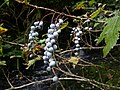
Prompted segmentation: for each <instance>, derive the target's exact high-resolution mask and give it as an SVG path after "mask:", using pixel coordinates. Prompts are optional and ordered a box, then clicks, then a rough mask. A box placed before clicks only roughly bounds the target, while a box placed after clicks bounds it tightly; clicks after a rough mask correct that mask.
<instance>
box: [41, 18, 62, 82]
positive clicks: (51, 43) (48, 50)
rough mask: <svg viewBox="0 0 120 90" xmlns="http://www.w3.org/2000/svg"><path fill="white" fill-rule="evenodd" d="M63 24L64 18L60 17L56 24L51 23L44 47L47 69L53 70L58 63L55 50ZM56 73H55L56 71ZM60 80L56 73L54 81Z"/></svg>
mask: <svg viewBox="0 0 120 90" xmlns="http://www.w3.org/2000/svg"><path fill="white" fill-rule="evenodd" d="M62 24H63V20H62V19H59V20H58V22H57V23H56V24H53V23H51V24H50V27H49V29H48V33H47V36H48V38H47V39H46V42H45V43H46V46H45V47H44V50H45V51H44V56H43V60H44V64H47V65H48V66H47V68H46V70H47V71H52V67H54V66H55V65H56V59H55V56H54V53H55V50H56V49H57V47H58V46H57V44H56V41H57V39H58V36H59V33H61V30H60V27H61V25H62ZM54 74H55V73H54ZM56 81H58V77H57V76H56V75H55V76H54V77H53V82H56Z"/></svg>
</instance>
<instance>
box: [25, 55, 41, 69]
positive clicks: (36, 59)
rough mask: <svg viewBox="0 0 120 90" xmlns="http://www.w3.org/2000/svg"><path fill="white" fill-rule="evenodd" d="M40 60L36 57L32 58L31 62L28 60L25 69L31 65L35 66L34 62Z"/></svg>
mask: <svg viewBox="0 0 120 90" xmlns="http://www.w3.org/2000/svg"><path fill="white" fill-rule="evenodd" d="M40 59H41V57H36V58H34V59H32V60H29V61H28V64H27V68H26V69H29V68H30V67H31V66H32V65H33V64H35V62H36V61H38V60H40Z"/></svg>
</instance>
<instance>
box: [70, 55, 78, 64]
mask: <svg viewBox="0 0 120 90" xmlns="http://www.w3.org/2000/svg"><path fill="white" fill-rule="evenodd" d="M68 62H70V63H73V64H78V62H79V59H78V58H77V57H71V58H70V59H69V60H68Z"/></svg>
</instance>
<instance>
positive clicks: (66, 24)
mask: <svg viewBox="0 0 120 90" xmlns="http://www.w3.org/2000/svg"><path fill="white" fill-rule="evenodd" d="M67 26H68V22H66V23H63V25H62V26H61V27H60V30H62V29H64V28H66V27H67Z"/></svg>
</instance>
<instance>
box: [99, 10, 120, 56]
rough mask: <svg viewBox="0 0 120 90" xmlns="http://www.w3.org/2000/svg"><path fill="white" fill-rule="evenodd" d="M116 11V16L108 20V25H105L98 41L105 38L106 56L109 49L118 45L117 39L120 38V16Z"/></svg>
mask: <svg viewBox="0 0 120 90" xmlns="http://www.w3.org/2000/svg"><path fill="white" fill-rule="evenodd" d="M118 13H119V12H116V14H115V16H114V17H112V18H109V19H108V20H107V22H106V23H107V25H106V26H105V27H104V29H103V32H102V33H101V35H100V37H99V39H98V43H100V42H101V41H102V40H103V39H105V43H106V45H105V47H104V49H103V54H104V57H105V56H106V55H107V54H108V53H109V51H110V50H111V49H112V48H113V47H114V46H115V45H116V43H117V40H118V39H119V31H120V26H119V24H120V16H119V14H118Z"/></svg>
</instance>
